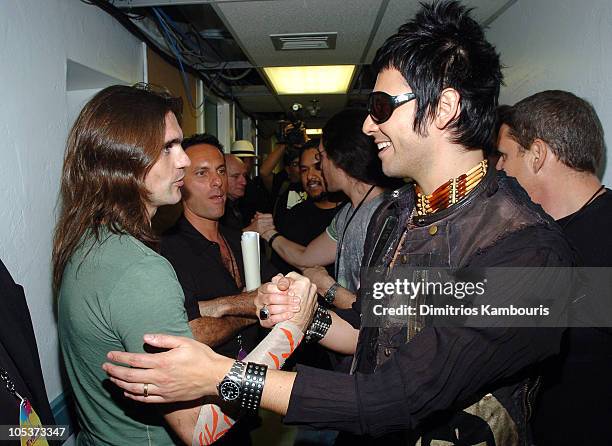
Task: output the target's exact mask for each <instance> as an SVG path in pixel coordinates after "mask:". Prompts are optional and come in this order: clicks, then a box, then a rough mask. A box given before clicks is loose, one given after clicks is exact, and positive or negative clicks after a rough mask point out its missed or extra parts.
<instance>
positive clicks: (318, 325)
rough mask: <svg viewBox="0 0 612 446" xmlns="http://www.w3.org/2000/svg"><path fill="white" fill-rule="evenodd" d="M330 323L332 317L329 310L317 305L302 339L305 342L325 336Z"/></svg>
mask: <svg viewBox="0 0 612 446" xmlns="http://www.w3.org/2000/svg"><path fill="white" fill-rule="evenodd" d="M331 324H332V318H331V315H330V314H329V311H327V309H325V308H323V307H322V306H318V307H317V311H316V312H315V316H314V318H313V319H312V322H311V324H310V327H308V330H306V334H305V335H304V341H305V342H307V343H313V342H319V341H320V340H321V339H323V338H324V337H325V335H326V334H327V331H328V330H329V327H331Z"/></svg>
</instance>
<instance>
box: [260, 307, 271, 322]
mask: <svg viewBox="0 0 612 446" xmlns="http://www.w3.org/2000/svg"><path fill="white" fill-rule="evenodd" d="M269 317H270V310H269V309H268V306H267V305H264V306H263V307H261V310H259V319H261V320H262V321H265V320H266V319H268V318H269Z"/></svg>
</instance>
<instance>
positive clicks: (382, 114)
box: [368, 91, 416, 124]
mask: <svg viewBox="0 0 612 446" xmlns="http://www.w3.org/2000/svg"><path fill="white" fill-rule="evenodd" d="M415 98H416V95H415V94H414V93H412V92H410V93H403V94H398V95H397V96H391V95H388V94H387V93H385V92H383V91H373V92H372V93H370V96H369V97H368V113H369V114H370V116H371V117H372V121H374V122H375V123H376V124H382V123H383V122H385V121H387V120H388V119H389V118H390V117H391V115H392V114H393V111H394V110H395V109H396V108H397V107H399V106H400V105H402V104H405V103H406V102H410V101H412V100H413V99H415Z"/></svg>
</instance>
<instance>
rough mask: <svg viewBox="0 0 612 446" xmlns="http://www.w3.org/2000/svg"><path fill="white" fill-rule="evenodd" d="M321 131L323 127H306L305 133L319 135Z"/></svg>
mask: <svg viewBox="0 0 612 446" xmlns="http://www.w3.org/2000/svg"><path fill="white" fill-rule="evenodd" d="M322 133H323V129H306V134H307V135H320V134H322Z"/></svg>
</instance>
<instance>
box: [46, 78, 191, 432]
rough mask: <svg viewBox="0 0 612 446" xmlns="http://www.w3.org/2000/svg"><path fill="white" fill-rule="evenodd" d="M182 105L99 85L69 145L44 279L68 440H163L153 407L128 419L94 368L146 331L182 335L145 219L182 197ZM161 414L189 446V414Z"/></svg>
mask: <svg viewBox="0 0 612 446" xmlns="http://www.w3.org/2000/svg"><path fill="white" fill-rule="evenodd" d="M181 106H182V104H181V102H180V100H178V99H175V98H172V97H170V96H167V95H165V94H160V93H156V92H153V91H150V90H149V89H148V88H143V87H142V86H136V87H125V86H112V87H108V88H106V89H104V90H102V91H101V92H99V93H98V94H97V95H96V96H94V98H93V99H91V100H90V101H89V103H87V104H86V105H85V107H84V108H83V110H82V111H81V113H80V115H79V117H78V118H77V120H76V123H75V124H74V127H73V128H72V131H71V132H70V135H69V137H68V143H67V148H66V154H65V159H64V168H63V172H62V184H61V198H62V210H61V214H60V218H59V220H58V223H57V226H56V230H55V239H54V246H53V268H54V270H53V278H54V287H55V289H56V291H57V294H58V299H59V312H58V319H59V321H58V326H59V338H60V343H61V348H62V354H63V357H64V362H65V364H66V370H67V372H68V377H69V379H70V383H71V385H72V389H73V391H74V395H75V398H76V401H77V407H78V415H79V424H80V427H81V432H80V433H79V437H78V442H79V444H83V443H87V444H94V443H100V442H104V443H110V444H125V443H126V441H128V442H129V443H130V444H139V443H145V442H148V441H150V442H151V443H153V444H168V443H172V439H171V438H170V435H169V434H168V432H167V431H166V428H165V427H164V423H163V419H162V417H161V416H159V415H158V413H157V411H156V410H155V409H154V410H152V411H151V410H138V411H137V412H135V411H134V410H133V409H132V410H131V409H130V407H129V405H127V404H125V403H124V400H123V398H122V397H121V395H120V394H117V393H116V392H111V391H109V390H107V389H108V387H107V384H106V383H105V378H106V377H105V376H104V373H99V364H101V363H102V361H103V359H104V354H105V352H106V350H107V349H108V347H110V346H115V347H116V348H119V349H121V350H127V351H143V348H142V342H141V340H140V339H139V337H140V336H141V333H143V332H146V331H147V329H149V330H150V329H153V328H154V327H155V328H157V327H165V328H166V329H167V330H169V331H171V332H173V333H176V334H179V333H180V334H182V335H184V336H190V337H191V331H190V330H189V326H188V325H187V318H186V314H185V309H184V306H183V301H184V296H183V292H182V290H181V287H180V285H179V284H178V282H177V280H176V275H175V273H174V271H173V269H172V267H171V266H170V264H169V263H168V262H167V261H166V260H165V259H164V258H163V257H161V256H160V255H158V254H157V253H156V252H155V251H154V250H153V249H152V248H154V247H155V245H156V243H157V240H156V237H155V235H154V233H153V232H152V229H151V223H150V221H151V217H152V216H153V215H154V214H155V212H156V210H157V208H158V207H159V206H163V205H166V204H173V203H176V202H178V201H179V200H180V198H181V192H180V187H181V186H182V184H183V181H182V180H183V176H184V168H185V167H187V166H189V158H188V157H187V156H186V155H185V153H184V152H183V148H182V147H181V141H182V139H183V134H182V131H181V128H180V127H179V124H178V120H177V117H180V110H181ZM122 400H123V401H122ZM192 410H195V409H192ZM164 412H165V413H164V417H165V419H166V422H167V423H168V424H169V425H170V426H171V427H172V428H173V429H174V430H175V431H176V432H177V433H178V435H179V436H180V437H181V438H182V439H184V441H187V442H190V441H191V433H192V431H190V430H189V429H188V426H189V425H193V422H192V423H189V422H187V420H188V418H189V416H190V414H189V409H186V410H176V411H175V410H174V408H168V410H165V411H164ZM195 417H197V410H196V412H195ZM179 426H185V427H184V428H183V429H182V430H181V429H179ZM128 439H129V440H128Z"/></svg>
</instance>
